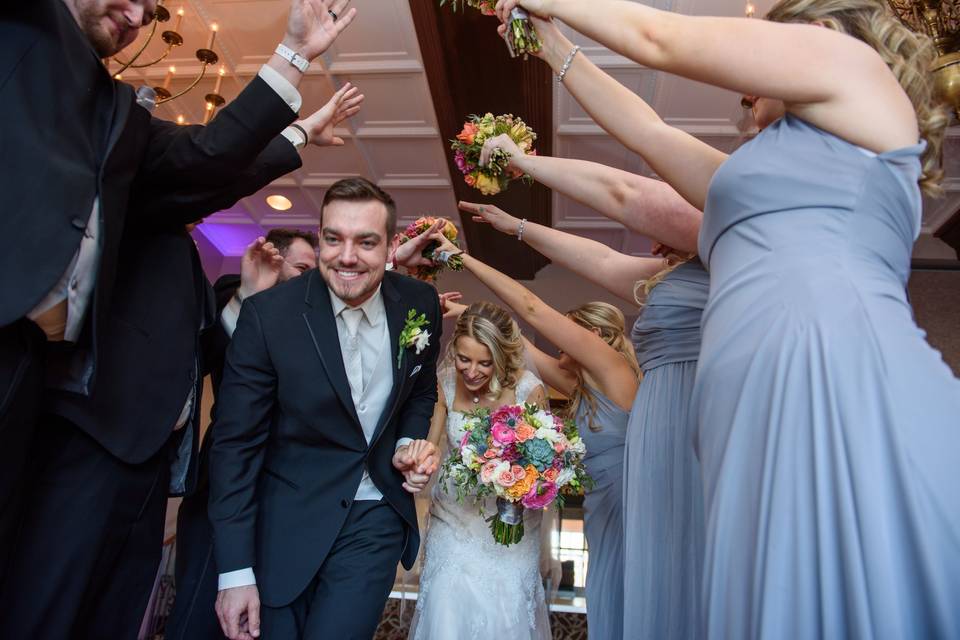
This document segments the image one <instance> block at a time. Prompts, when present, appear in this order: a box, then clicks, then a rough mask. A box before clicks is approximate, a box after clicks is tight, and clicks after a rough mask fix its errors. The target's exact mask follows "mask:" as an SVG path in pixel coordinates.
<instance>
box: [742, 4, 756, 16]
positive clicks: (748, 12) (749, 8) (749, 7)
mask: <svg viewBox="0 0 960 640" xmlns="http://www.w3.org/2000/svg"><path fill="white" fill-rule="evenodd" d="M756 12H757V8H756V7H755V6H754V5H753V3H752V2H748V3H747V6H746V7H745V8H744V13H745V14H746V15H747V17H748V18H752V17H753V14H755V13H756Z"/></svg>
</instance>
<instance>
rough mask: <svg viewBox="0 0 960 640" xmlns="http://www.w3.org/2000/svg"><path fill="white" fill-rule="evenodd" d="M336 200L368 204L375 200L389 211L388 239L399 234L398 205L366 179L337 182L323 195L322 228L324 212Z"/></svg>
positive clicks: (387, 194) (321, 209)
mask: <svg viewBox="0 0 960 640" xmlns="http://www.w3.org/2000/svg"><path fill="white" fill-rule="evenodd" d="M334 200H351V201H353V202H367V201H370V200H375V201H377V202H381V203H383V206H384V207H385V208H386V210H387V239H388V240H389V239H390V238H393V236H394V234H395V233H396V232H397V205H396V203H395V202H394V201H393V198H391V197H390V194H389V193H387V192H386V191H384V190H383V189H381V188H380V187H378V186H377V185H375V184H373V183H372V182H370V181H369V180H367V179H366V178H359V177H357V178H344V179H343V180H337V181H336V182H334V183H333V184H332V185H330V188H329V189H327V192H326V193H325V194H324V195H323V204H322V205H321V207H320V227H321V228H322V227H323V210H324V209H326V208H327V205H328V204H329V203H331V202H333V201H334Z"/></svg>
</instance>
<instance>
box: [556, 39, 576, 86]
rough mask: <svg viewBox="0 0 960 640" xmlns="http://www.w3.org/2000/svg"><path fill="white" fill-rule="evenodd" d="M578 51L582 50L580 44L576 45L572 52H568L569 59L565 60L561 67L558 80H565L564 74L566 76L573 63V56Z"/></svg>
mask: <svg viewBox="0 0 960 640" xmlns="http://www.w3.org/2000/svg"><path fill="white" fill-rule="evenodd" d="M577 51H580V45H574V47H573V49H572V50H571V51H570V53H568V54H567V59H566V60H564V61H563V66H562V67H560V73H558V74H557V82H563V78H564V76H566V75H567V71H569V70H570V65H571V64H573V57H574V56H575V55H577Z"/></svg>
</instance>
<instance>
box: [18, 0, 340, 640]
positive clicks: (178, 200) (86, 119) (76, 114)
mask: <svg viewBox="0 0 960 640" xmlns="http://www.w3.org/2000/svg"><path fill="white" fill-rule="evenodd" d="M305 4H306V5H310V6H311V7H312V8H313V9H314V10H312V11H305V9H304V5H305ZM339 4H340V5H344V4H346V2H345V0H341V1H340V3H339ZM313 5H323V8H324V9H326V4H324V3H323V2H322V1H321V0H302V1H301V0H295V1H294V10H293V11H292V12H291V19H290V23H289V26H288V34H287V38H286V39H285V43H284V44H285V48H284V49H280V48H278V51H280V52H281V53H278V54H276V55H275V56H274V57H273V58H272V59H271V60H270V62H269V63H268V65H266V66H265V67H264V69H262V70H261V74H260V76H258V77H257V78H256V79H254V81H252V82H251V83H250V85H249V86H248V87H247V89H246V90H245V91H244V92H243V93H242V94H241V95H240V96H239V97H238V98H237V99H236V100H234V101H233V102H232V103H231V104H230V105H229V106H228V107H227V108H226V109H224V110H223V112H221V114H220V115H219V116H218V117H217V118H215V119H214V121H213V122H212V123H211V124H210V125H209V126H207V127H196V128H178V127H176V126H175V125H172V124H170V123H164V122H162V121H158V120H155V119H152V118H151V117H150V115H149V113H148V112H147V111H146V110H144V109H142V108H140V107H139V106H137V104H136V100H135V96H134V93H133V90H132V89H131V88H130V87H128V86H126V85H123V84H121V83H117V82H115V81H114V80H113V79H112V78H111V77H110V76H109V74H108V73H107V72H106V70H105V68H104V67H103V65H102V64H101V63H100V60H99V58H100V57H101V56H107V55H111V54H112V53H115V52H116V51H118V50H119V49H121V48H122V47H124V46H126V45H127V44H129V43H130V42H131V41H132V40H133V39H134V38H135V36H136V32H137V29H138V28H139V27H140V26H141V25H142V24H146V23H148V22H149V21H150V20H151V19H152V12H153V8H154V7H155V2H154V1H153V0H140V1H134V0H110V1H109V2H107V1H106V0H63V1H61V0H41V1H39V2H34V3H14V4H12V5H10V6H4V8H3V9H2V11H0V38H2V39H3V41H4V43H5V44H4V47H3V48H2V52H0V78H3V81H2V83H0V115H2V117H0V127H3V129H2V137H3V140H4V143H5V147H4V148H5V149H9V150H11V151H15V152H10V153H6V154H2V156H0V176H2V177H0V179H2V180H3V186H4V193H5V197H6V198H7V203H6V204H5V207H4V213H5V216H4V222H5V225H6V227H5V231H6V234H7V237H8V238H10V239H11V246H13V247H15V248H12V249H11V250H10V251H7V252H4V254H3V258H0V261H2V262H0V439H2V442H3V444H4V451H5V453H6V454H7V456H8V460H9V463H8V464H5V465H4V466H3V470H2V472H0V507H2V510H0V511H2V514H0V553H4V554H12V555H13V556H14V557H16V556H17V555H18V554H19V553H20V545H21V544H29V543H30V541H31V540H33V539H35V538H38V537H39V536H37V535H36V534H37V532H38V531H50V530H58V531H63V530H64V529H66V530H67V531H69V530H70V529H71V528H72V527H74V526H76V523H73V522H63V521H56V522H53V521H45V520H43V519H34V520H30V518H29V516H24V517H23V518H21V514H20V511H19V509H18V507H17V503H18V497H19V495H20V494H21V492H22V489H23V487H25V486H28V485H29V486H30V488H31V491H44V490H46V489H55V488H56V487H57V486H60V487H71V488H73V489H74V490H76V489H77V488H78V487H80V488H82V487H83V484H82V483H83V482H84V480H85V479H84V478H81V477H74V476H70V475H69V471H68V469H69V464H70V463H71V462H73V461H75V460H79V459H81V458H83V457H85V456H86V455H87V453H89V452H85V453H83V454H81V453H80V450H81V449H82V447H83V446H89V449H90V451H92V452H95V455H107V456H109V457H110V461H111V462H114V463H115V462H119V461H120V460H122V459H123V456H124V455H126V454H131V451H130V450H128V449H127V448H128V447H131V446H132V447H133V448H134V449H139V447H140V444H139V443H137V442H131V439H130V438H129V437H128V434H126V433H123V432H122V431H119V432H118V431H117V430H113V429H107V428H104V429H101V428H95V429H90V431H87V430H86V429H85V427H84V425H74V424H72V423H69V426H65V424H64V423H65V422H69V417H67V416H60V415H57V414H56V413H47V414H45V415H43V416H42V417H41V416H40V415H39V414H40V407H41V404H42V406H43V407H44V408H45V409H46V408H52V409H53V411H54V412H57V411H59V410H58V409H57V408H56V406H55V405H56V404H57V403H54V402H50V403H48V402H47V399H48V398H49V396H48V395H47V394H51V393H53V392H54V391H55V392H56V393H74V394H78V395H84V396H90V395H91V394H92V393H93V391H94V389H95V388H96V382H97V365H98V363H99V360H100V359H101V354H100V353H99V348H100V346H101V345H102V344H103V342H104V339H105V335H106V332H107V331H109V330H110V326H109V325H110V320H109V318H108V314H109V313H110V309H111V298H112V294H113V291H114V285H115V280H116V277H117V273H118V258H119V245H120V238H121V236H122V234H123V227H124V223H125V221H126V218H128V217H136V218H138V219H139V220H141V221H143V222H144V223H145V224H146V223H149V221H161V220H169V221H170V223H171V224H172V223H177V224H182V223H185V222H187V221H188V220H190V219H193V218H196V217H197V215H196V211H203V212H205V213H206V212H210V211H214V210H216V209H217V208H218V207H217V206H216V204H215V203H216V202H217V201H218V200H220V199H222V192H221V190H229V189H231V188H234V187H235V186H236V184H235V181H236V180H237V178H238V176H240V175H242V173H243V172H244V171H245V170H246V169H247V168H248V167H250V166H251V163H253V162H254V160H255V158H256V156H257V155H258V154H260V153H261V152H263V150H264V149H265V148H266V147H267V145H268V144H269V143H270V142H271V140H273V139H274V138H275V137H276V136H277V134H278V133H279V132H280V131H281V130H282V129H283V128H284V127H285V126H286V125H287V124H289V123H290V122H291V121H292V120H293V119H294V117H295V112H296V109H297V108H299V100H300V98H299V94H297V93H296V89H295V87H296V85H297V83H298V82H299V77H300V74H301V69H300V66H297V64H298V62H300V60H304V61H305V60H307V59H311V58H313V57H316V56H317V55H319V53H320V52H321V51H322V50H323V49H325V48H326V46H328V45H329V44H330V42H331V41H332V39H333V38H334V37H335V36H336V34H337V33H339V31H340V30H342V28H343V27H345V26H346V25H347V24H349V22H350V20H351V19H352V17H353V12H352V11H351V12H348V13H346V15H345V16H344V17H343V19H342V20H341V21H340V23H339V24H335V23H334V19H333V14H334V13H336V11H335V8H334V9H331V13H330V14H327V13H326V12H324V13H322V14H320V13H319V12H318V11H316V10H315V9H316V7H314V6H313ZM340 9H341V11H342V6H340ZM291 49H293V50H294V51H299V53H298V54H297V55H294V54H292V53H290V50H291ZM65 61H66V62H67V63H68V64H69V72H68V73H63V72H61V69H62V65H63V64H64V63H65ZM291 96H292V97H291ZM188 216H189V217H188ZM24 265H30V268H29V269H24V268H23V267H24ZM38 420H39V421H40V423H39V428H40V429H41V432H40V433H39V434H38V436H37V440H38V442H39V443H40V444H41V445H45V446H40V447H39V450H38V451H35V452H34V454H31V455H27V449H28V445H29V443H30V440H31V438H33V431H34V429H35V428H38V427H37V425H38ZM161 437H162V436H161ZM146 448H149V445H146ZM38 452H39V453H38ZM37 454H38V455H37ZM132 455H139V454H136V453H133V454H132ZM71 456H72V457H71ZM25 469H26V470H27V471H25ZM38 469H56V470H58V473H59V474H60V475H59V476H58V477H60V484H59V485H56V484H55V483H54V479H53V478H46V477H43V478H38V477H34V475H33V474H32V473H30V472H33V471H36V470H38ZM141 489H142V487H141V488H138V489H136V491H140V490H141ZM149 489H150V487H147V490H149ZM120 493H122V492H119V491H118V496H117V499H118V500H119V503H118V504H122V505H123V506H124V508H126V509H128V510H129V507H130V505H131V504H133V502H131V500H130V499H129V496H121V495H119V494H120ZM134 502H135V499H134ZM34 506H35V505H33V504H31V508H33V507H34ZM128 515H131V516H132V518H133V520H131V522H133V521H134V520H135V518H136V516H137V515H138V514H137V513H135V512H133V513H132V514H128ZM21 519H23V520H24V521H23V523H22V526H21V522H20V521H21ZM80 524H83V523H82V522H81V523H80ZM131 526H135V525H133V524H132V525H131ZM18 527H19V529H20V532H19V534H18V535H19V537H18V541H17V542H16V543H15V544H14V543H13V537H14V535H15V534H16V532H17V529H18ZM69 535H70V534H67V533H64V534H62V537H63V538H68V537H69ZM58 549H59V546H58V545H54V546H53V547H51V548H50V553H49V554H47V555H45V556H44V557H43V558H42V563H41V564H39V565H36V566H33V567H30V568H29V569H30V570H31V571H32V573H34V574H36V575H41V576H42V574H43V573H44V571H45V570H46V569H49V568H51V567H55V566H56V564H57V563H58V562H61V561H62V562H69V560H68V559H66V558H58V557H57V555H56V552H57V551H58ZM4 561H5V558H0V574H3V573H4V569H5V567H4V566H3V565H4ZM6 577H7V576H6V575H0V581H4V579H5V578H6ZM89 578H90V576H85V575H83V572H81V571H78V572H77V574H76V575H71V588H76V584H79V583H82V582H84V581H87V580H88V579H89ZM6 582H8V584H10V585H11V586H9V587H5V588H4V590H5V592H10V591H14V592H16V591H17V590H18V588H19V587H18V585H17V584H16V581H15V580H9V581H6ZM83 587H84V588H85V590H87V591H89V590H91V589H92V590H93V591H96V590H97V588H98V584H96V581H95V580H94V581H92V582H89V581H88V582H87V583H86V584H85V585H83ZM60 595H61V596H62V595H64V594H63V593H60ZM28 602H29V603H30V607H29V609H31V610H32V614H31V613H30V612H27V613H25V612H24V611H21V610H19V609H18V610H15V611H14V610H13V609H12V608H11V604H10V602H7V603H6V604H5V605H4V609H5V614H4V622H5V623H8V622H10V620H11V615H8V614H10V612H11V611H14V613H15V614H16V616H17V617H18V618H22V617H24V616H26V615H28V614H29V615H34V614H36V613H37V611H41V612H46V611H50V610H52V611H55V612H56V613H57V614H59V613H60V611H61V608H60V607H58V606H56V605H54V604H52V603H43V602H40V601H39V599H33V598H28ZM88 605H89V603H81V604H80V605H79V606H81V607H87V606H88ZM45 606H46V608H44V607H45ZM34 617H38V616H36V615H35V616H34ZM57 617H58V616H49V617H48V618H45V619H44V620H43V621H42V624H43V627H44V632H43V633H46V634H49V635H50V636H51V637H62V635H60V636H58V633H61V632H58V631H57V627H56V626H55V625H54V623H53V622H54V621H53V619H54V618H57ZM24 628H26V627H24ZM17 629H19V627H17ZM6 631H7V633H8V634H12V635H14V636H17V637H42V634H41V633H40V632H37V633H32V632H30V631H26V632H24V633H23V634H18V631H15V630H14V628H13V627H10V626H8V627H7V629H6ZM63 633H67V634H69V633H70V632H63ZM78 633H82V630H80V631H78Z"/></svg>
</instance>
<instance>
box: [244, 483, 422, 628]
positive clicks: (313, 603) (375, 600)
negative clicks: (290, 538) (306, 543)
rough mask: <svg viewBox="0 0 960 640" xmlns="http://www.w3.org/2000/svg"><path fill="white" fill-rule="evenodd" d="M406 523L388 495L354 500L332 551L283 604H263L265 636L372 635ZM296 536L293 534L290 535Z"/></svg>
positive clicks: (381, 612)
mask: <svg viewBox="0 0 960 640" xmlns="http://www.w3.org/2000/svg"><path fill="white" fill-rule="evenodd" d="M405 531H406V528H405V525H404V522H403V520H402V519H401V517H400V514H399V513H397V512H396V511H395V510H394V509H393V507H391V506H390V505H389V504H388V503H387V501H386V500H380V501H379V502H375V501H373V500H360V501H356V502H354V503H353V506H352V507H351V508H350V513H349V514H348V515H347V520H346V522H344V523H343V528H341V529H340V533H339V534H338V535H337V539H336V541H335V542H334V543H333V547H332V548H331V549H330V553H329V554H328V555H327V558H326V560H324V562H323V565H321V567H320V570H319V571H318V572H317V574H316V575H315V576H314V578H313V580H311V581H310V584H308V585H307V588H306V589H304V591H303V593H301V594H300V595H299V596H298V597H297V599H296V600H294V601H293V602H292V603H290V604H289V605H288V606H286V607H279V608H272V607H266V606H263V607H261V612H260V616H261V636H260V637H261V638H263V640H295V639H296V640H330V639H332V638H336V639H337V640H370V639H371V638H373V634H374V633H375V632H376V630H377V625H378V624H379V623H380V617H381V616H382V615H383V606H384V605H385V604H386V602H387V598H388V597H389V595H390V590H391V588H392V587H393V581H394V578H395V577H396V574H397V564H398V563H399V562H400V556H401V555H402V553H403V544H404V535H405ZM294 535H295V534H294Z"/></svg>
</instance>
